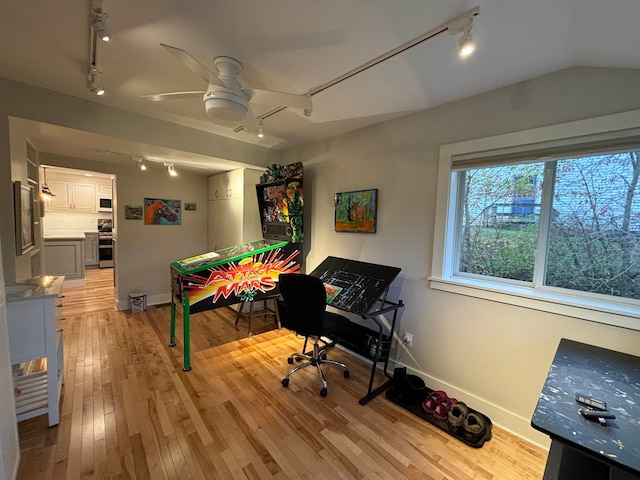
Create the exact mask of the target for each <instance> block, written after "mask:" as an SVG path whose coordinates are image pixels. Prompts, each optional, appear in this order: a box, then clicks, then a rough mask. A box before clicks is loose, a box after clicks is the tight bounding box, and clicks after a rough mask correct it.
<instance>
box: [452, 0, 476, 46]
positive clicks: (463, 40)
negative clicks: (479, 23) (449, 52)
mask: <svg viewBox="0 0 640 480" xmlns="http://www.w3.org/2000/svg"><path fill="white" fill-rule="evenodd" d="M479 13H480V9H479V7H476V8H474V9H473V10H472V11H471V12H468V13H466V14H464V15H463V16H460V17H457V18H454V19H453V20H451V21H450V22H449V24H448V25H447V29H448V30H449V33H450V34H451V35H458V34H461V35H460V39H459V40H458V54H459V55H460V57H461V58H466V57H468V56H469V55H471V54H472V53H473V52H474V51H475V49H476V45H475V43H474V41H473V37H472V36H471V29H472V28H473V18H474V17H475V16H476V15H478V14H479Z"/></svg>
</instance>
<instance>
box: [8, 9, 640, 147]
mask: <svg viewBox="0 0 640 480" xmlns="http://www.w3.org/2000/svg"><path fill="white" fill-rule="evenodd" d="M94 1H95V0H94ZM102 7H103V10H104V12H106V13H107V15H108V17H107V18H106V20H107V22H108V26H109V29H110V32H111V41H110V42H108V43H103V42H99V43H98V44H97V49H96V51H95V54H96V55H95V60H96V66H97V68H98V70H99V71H100V72H101V74H99V76H98V80H99V83H100V84H101V85H102V86H103V87H104V88H105V89H106V92H107V93H106V94H105V95H104V96H101V97H97V96H95V95H93V94H92V93H91V92H90V91H89V88H88V84H87V66H88V64H89V63H90V61H91V58H90V57H91V55H90V52H91V49H90V31H91V30H90V23H91V22H90V15H91V13H90V12H91V9H92V3H91V0H56V1H51V0H29V1H28V2H25V1H24V0H2V8H1V10H2V13H1V14H0V58H1V59H2V60H1V61H0V76H2V77H6V78H9V79H12V80H17V81H20V82H24V83H27V84H32V85H36V86H39V87H43V88H46V89H50V90H54V91H57V92H61V93H65V94H68V95H72V96H75V97H80V98H83V99H86V100H90V101H95V102H99V103H103V104H107V105H111V106H115V107H119V108H122V109H126V110H129V111H133V112H137V113H141V114H144V115H148V116H151V117H155V118H159V119H164V120H167V121H170V122H175V123H177V124H180V125H185V126H190V127H193V128H197V129H201V130H204V131H208V132H212V133H215V134H217V135H222V136H226V137H230V138H234V139H236V140H241V141H244V142H249V143H253V144H258V145H264V146H267V147H270V148H276V149H288V148H291V147H294V146H296V145H300V144H304V143H306V142H311V141H314V140H319V139H323V138H328V137H332V136H335V135H339V134H342V133H346V132H349V131H353V130H356V129H359V128H362V127H365V126H368V125H372V124H375V123H379V122H382V121H384V120H387V119H391V118H394V117H398V116H402V115H406V114H408V113H411V112H414V111H418V110H423V109H427V108H430V107H434V106H437V105H441V104H444V103H448V102H451V101H455V100H458V99H461V98H465V97H468V96H471V95H475V94H479V93H482V92H486V91H489V90H493V89H496V88H499V87H503V86H506V85H510V84H513V83H516V82H519V81H523V80H526V79H529V78H533V77H537V76H539V75H542V74H545V73H549V72H552V71H556V70H560V69H562V68H566V67H571V66H601V67H620V68H639V67H640V55H639V54H638V45H640V28H639V27H638V25H640V2H638V1H637V0H608V1H606V2H603V1H602V0H535V1H526V0H515V1H514V0H477V1H466V0H447V1H446V2H445V1H442V0H323V1H319V0H268V1H265V0H217V1H211V0H189V1H176V0H135V1H123V0H102ZM475 7H479V9H480V13H479V15H478V16H477V17H475V21H474V25H473V29H472V34H473V37H474V39H475V41H476V43H477V50H476V52H475V54H474V55H473V56H472V57H470V58H468V59H466V60H461V59H460V58H459V57H458V56H457V40H458V37H457V36H452V35H450V34H449V33H448V32H446V31H445V32H444V33H442V34H439V35H436V36H434V37H433V38H430V39H429V40H426V41H424V42H422V43H420V44H419V45H416V46H414V47H412V48H409V49H407V50H406V51H404V52H402V53H399V54H397V55H395V56H393V57H392V58H390V59H388V60H385V61H383V62H381V63H379V64H376V65H374V66H372V67H371V68H369V69H367V70H365V71H363V72H361V73H357V74H355V75H353V76H352V77H350V78H348V79H346V80H344V81H342V82H340V83H338V84H336V85H334V86H331V87H329V88H327V89H325V90H323V91H321V92H319V93H315V94H313V95H312V101H313V111H312V114H311V116H310V117H306V116H304V115H303V114H302V112H301V111H298V110H296V109H292V108H288V109H283V110H281V111H278V112H277V113H273V114H271V115H269V116H267V117H266V118H265V119H264V121H263V125H264V130H265V133H266V134H267V136H266V137H265V138H264V139H260V138H258V137H257V136H256V135H254V134H252V133H248V132H247V131H240V132H234V127H237V126H238V125H237V124H221V123H220V122H217V121H215V120H214V119H212V118H211V117H209V116H207V114H206V113H205V111H204V107H203V104H202V99H201V98H187V99H180V100H171V101H163V102H152V101H150V100H149V99H147V98H144V96H145V95H149V94H155V93H161V92H172V91H203V90H205V89H206V87H207V85H206V82H205V81H204V80H203V79H202V78H200V77H199V76H198V75H197V74H196V73H194V72H193V71H192V70H190V69H189V68H187V67H186V66H185V64H184V63H182V62H180V61H179V60H178V59H176V58H175V57H174V56H173V55H171V54H169V53H168V52H167V50H166V49H165V48H163V47H162V46H161V43H162V44H168V45H171V46H174V47H176V48H180V49H183V50H185V51H186V52H188V53H189V54H190V55H191V56H192V57H193V58H195V59H197V60H198V61H199V62H200V63H201V64H203V65H204V66H206V67H207V68H209V69H211V70H212V71H215V69H214V67H213V58H214V57H216V56H220V55H226V56H231V57H234V58H236V59H238V60H239V61H240V62H242V64H243V66H244V69H243V71H242V73H241V76H240V78H241V80H242V82H243V84H244V85H245V86H250V87H253V88H260V89H269V90H276V91H282V92H289V93H295V94H308V93H310V92H311V93H313V92H315V90H317V89H318V87H320V86H322V85H325V84H327V83H328V82H331V81H332V80H334V79H337V78H339V77H340V76H342V75H343V74H345V73H347V72H350V71H352V70H353V69H355V68H357V67H359V66H361V65H363V64H366V63H367V62H369V61H370V60H372V59H374V58H376V57H378V56H380V55H382V54H384V53H386V52H389V51H391V50H393V49H394V48H396V47H398V46H400V45H403V44H405V43H406V42H409V41H411V40H412V39H415V38H416V37H419V36H420V35H422V34H424V33H426V32H433V31H435V30H436V29H437V28H438V27H439V26H442V25H445V24H446V23H447V21H448V20H450V19H452V18H455V17H456V16H458V15H460V14H462V13H464V12H467V11H469V10H471V9H473V8H475ZM273 110H274V106H261V107H258V108H256V111H255V113H256V114H257V115H259V116H260V115H264V114H266V113H269V112H273ZM48 132H49V133H47V134H43V138H42V139H41V140H42V142H41V143H42V145H48V147H47V148H49V149H51V150H52V151H54V150H57V151H55V152H53V153H60V154H64V153H65V145H67V144H69V143H70V140H69V139H68V138H63V139H61V138H58V136H57V135H56V133H55V129H52V130H49V131H48ZM47 135H49V137H50V138H47ZM73 142H74V144H75V148H76V149H77V148H82V146H83V145H84V142H85V140H83V134H82V132H78V137H77V138H74V139H73ZM123 148H125V147H123ZM126 148H129V149H132V150H134V149H135V147H134V146H126ZM130 153H131V154H135V153H136V152H133V151H131V152H130Z"/></svg>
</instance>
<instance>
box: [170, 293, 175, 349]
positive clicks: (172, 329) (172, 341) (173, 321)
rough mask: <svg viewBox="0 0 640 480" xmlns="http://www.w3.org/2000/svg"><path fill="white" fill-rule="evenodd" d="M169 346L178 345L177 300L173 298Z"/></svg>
mask: <svg viewBox="0 0 640 480" xmlns="http://www.w3.org/2000/svg"><path fill="white" fill-rule="evenodd" d="M169 346H170V347H175V346H176V301H175V299H174V298H173V297H172V298H171V332H170V334H169Z"/></svg>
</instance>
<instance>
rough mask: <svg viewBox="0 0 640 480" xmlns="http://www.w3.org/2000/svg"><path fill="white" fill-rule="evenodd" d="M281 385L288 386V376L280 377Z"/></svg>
mask: <svg viewBox="0 0 640 480" xmlns="http://www.w3.org/2000/svg"><path fill="white" fill-rule="evenodd" d="M282 386H283V387H288V386H289V379H288V378H283V379H282ZM325 395H326V393H325Z"/></svg>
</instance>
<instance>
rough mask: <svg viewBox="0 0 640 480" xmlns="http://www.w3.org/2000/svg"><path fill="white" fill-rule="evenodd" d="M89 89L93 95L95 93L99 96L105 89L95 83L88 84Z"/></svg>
mask: <svg viewBox="0 0 640 480" xmlns="http://www.w3.org/2000/svg"><path fill="white" fill-rule="evenodd" d="M90 89H91V93H93V94H94V95H97V96H99V97H101V96H102V95H104V94H105V89H104V88H102V87H101V86H100V85H98V84H97V83H92V84H91V86H90Z"/></svg>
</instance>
